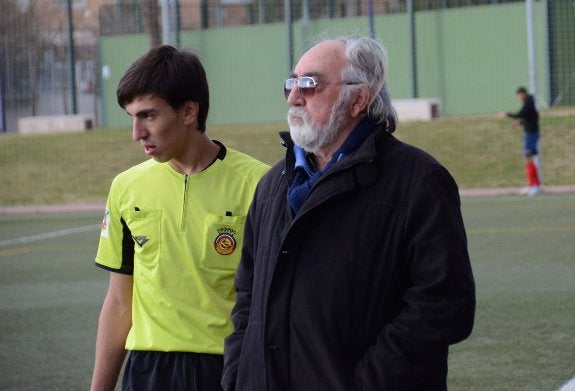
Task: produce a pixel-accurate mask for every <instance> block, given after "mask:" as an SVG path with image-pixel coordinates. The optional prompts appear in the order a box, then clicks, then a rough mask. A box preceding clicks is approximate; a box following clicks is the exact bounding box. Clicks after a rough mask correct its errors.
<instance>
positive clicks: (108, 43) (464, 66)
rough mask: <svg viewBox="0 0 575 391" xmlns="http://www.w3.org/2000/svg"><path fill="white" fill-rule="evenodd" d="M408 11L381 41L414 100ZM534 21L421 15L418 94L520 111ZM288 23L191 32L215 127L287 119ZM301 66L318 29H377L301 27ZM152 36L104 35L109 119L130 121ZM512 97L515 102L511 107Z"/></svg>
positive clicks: (470, 12)
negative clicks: (132, 88) (121, 90)
mask: <svg viewBox="0 0 575 391" xmlns="http://www.w3.org/2000/svg"><path fill="white" fill-rule="evenodd" d="M543 11H544V10H543V5H542V3H541V2H537V3H536V4H535V26H536V39H537V42H536V43H537V49H538V50H537V52H536V54H537V61H538V64H537V67H538V74H537V79H538V82H539V99H540V103H541V104H542V105H545V103H546V102H547V96H546V94H547V91H548V86H547V80H548V79H549V77H548V75H547V67H546V59H547V56H546V54H545V43H544V39H545V34H544V23H543V21H544V12H543ZM407 22H408V21H407V15H406V14H389V15H383V16H377V17H376V18H375V23H374V28H375V34H376V38H378V39H380V40H382V42H383V43H384V45H385V46H386V48H387V50H388V54H389V72H390V76H389V82H388V88H389V91H390V94H391V96H392V98H394V99H411V98H415V97H414V96H412V90H413V89H412V82H413V81H412V78H411V70H410V47H409V35H408V23H407ZM525 25H526V17H525V7H524V4H523V3H514V4H502V5H492V6H480V7H467V8H453V9H445V10H437V11H425V12H418V13H417V14H416V43H417V50H416V53H417V84H418V96H417V98H437V99H439V100H440V102H441V111H442V114H443V115H463V114H482V113H493V112H499V111H502V110H513V109H515V108H516V106H517V104H515V89H516V88H517V87H518V86H519V85H525V86H528V84H529V79H528V76H529V69H528V61H527V44H526V42H527V41H526V27H525ZM286 31H287V30H286V26H285V25H283V24H267V25H255V26H242V27H235V28H223V29H213V30H201V31H186V32H182V34H181V42H182V47H185V48H191V49H194V50H195V51H196V52H197V53H198V54H199V55H200V57H201V59H202V62H203V63H204V66H205V67H206V71H207V75H208V80H209V83H210V94H211V102H210V106H211V107H210V115H209V119H208V121H209V122H210V123H214V124H217V123H222V124H224V123H258V122H260V123H262V122H276V121H279V122H281V121H284V119H285V113H286V103H285V100H284V97H283V91H282V83H283V81H284V79H285V78H286V77H287V76H288V75H289V72H290V70H289V69H288V68H289V67H288V64H289V61H288V50H287V49H286V42H287V39H286V35H287V34H286ZM293 32H294V46H295V47H294V54H295V57H296V59H295V62H297V58H299V56H300V54H301V53H302V51H303V50H304V49H305V48H306V47H307V46H308V45H309V43H308V41H309V38H310V37H313V36H314V35H316V34H321V33H328V34H331V35H342V34H356V35H368V34H369V27H368V21H367V19H366V18H365V17H362V18H359V17H354V18H345V19H322V20H316V21H312V22H310V23H308V24H307V25H303V24H302V23H301V22H296V23H295V24H294V25H293ZM147 49H148V48H147V38H146V36H144V35H135V36H107V37H102V40H101V53H102V65H103V67H104V69H105V72H104V76H105V77H104V79H103V85H102V91H103V101H102V107H103V119H104V124H105V126H107V127H119V126H128V125H129V120H128V118H127V116H126V114H125V113H123V112H122V110H121V109H119V108H118V106H117V103H116V98H115V89H116V86H117V83H118V80H119V79H120V77H121V75H122V73H123V72H124V71H125V70H126V68H127V67H128V66H129V65H130V64H131V63H132V62H133V61H134V60H135V59H136V58H138V57H139V56H141V55H142V54H144V53H145V51H146V50H147ZM510 102H511V103H510Z"/></svg>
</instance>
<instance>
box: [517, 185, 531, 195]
mask: <svg viewBox="0 0 575 391" xmlns="http://www.w3.org/2000/svg"><path fill="white" fill-rule="evenodd" d="M529 190H531V187H529V186H526V187H524V188H523V189H521V190H519V194H521V195H527V194H529Z"/></svg>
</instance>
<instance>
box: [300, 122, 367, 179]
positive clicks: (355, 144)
mask: <svg viewBox="0 0 575 391" xmlns="http://www.w3.org/2000/svg"><path fill="white" fill-rule="evenodd" d="M374 129H375V124H374V123H373V122H372V121H371V120H369V119H367V118H364V119H363V120H361V122H360V123H359V124H357V126H356V127H355V129H354V130H353V131H352V132H351V134H350V135H349V136H348V137H347V139H346V140H345V141H344V143H343V144H342V145H341V147H339V149H338V150H337V151H336V153H334V155H333V158H332V160H331V161H330V162H329V164H328V165H327V167H326V170H327V169H328V168H329V167H331V166H332V165H333V163H335V162H338V161H340V160H341V159H343V158H344V157H345V156H347V155H349V154H350V153H352V152H354V151H355V150H356V149H358V148H359V146H360V145H361V144H362V143H363V142H364V141H365V139H366V138H367V137H368V136H369V135H370V134H372V133H373V130H374ZM293 150H294V155H295V166H294V167H295V169H296V170H297V169H298V168H302V169H303V170H305V172H306V173H307V174H308V175H309V176H312V175H313V174H314V173H315V167H313V165H312V163H311V162H310V160H309V158H308V156H307V153H306V151H304V149H303V148H302V147H300V146H299V145H297V144H295V145H294V149H293ZM324 171H325V170H324Z"/></svg>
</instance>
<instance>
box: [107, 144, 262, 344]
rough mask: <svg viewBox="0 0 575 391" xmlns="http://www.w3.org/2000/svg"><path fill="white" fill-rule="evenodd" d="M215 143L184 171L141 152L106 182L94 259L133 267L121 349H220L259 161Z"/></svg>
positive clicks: (115, 267) (121, 268)
mask: <svg viewBox="0 0 575 391" xmlns="http://www.w3.org/2000/svg"><path fill="white" fill-rule="evenodd" d="M221 148H222V153H220V156H219V157H220V158H218V159H217V160H216V161H215V162H214V163H213V164H212V165H211V166H210V167H208V168H206V169H205V170H204V171H202V172H200V173H197V174H194V175H183V174H180V173H178V172H176V171H175V170H174V169H173V168H172V167H171V166H170V165H169V164H168V163H158V162H156V161H154V160H153V159H151V160H148V161H146V162H144V163H141V164H139V165H137V166H134V167H132V168H130V169H129V170H127V171H124V172H123V173H120V174H119V175H118V176H116V178H114V180H113V182H112V186H111V189H110V193H109V195H108V201H107V204H106V213H105V216H104V220H103V222H102V231H101V235H100V243H99V246H98V252H97V256H96V264H97V265H98V266H100V267H103V268H105V269H108V270H111V271H114V272H120V273H125V274H132V275H133V281H134V285H133V297H132V328H131V330H130V332H129V334H128V338H127V340H126V349H128V350H151V351H165V352H167V351H179V352H196V353H212V354H222V353H223V341H224V338H225V337H226V336H227V335H228V334H230V333H231V331H232V326H231V322H230V320H229V317H230V313H231V309H232V306H233V304H234V302H235V290H234V287H233V280H234V275H235V270H236V267H237V265H238V262H239V259H240V253H241V247H242V241H243V233H244V222H245V218H246V215H247V211H248V208H249V205H250V203H251V200H252V196H253V194H254V191H255V188H256V186H257V184H258V182H259V180H260V178H261V176H262V175H263V174H264V173H265V172H266V171H267V169H268V166H266V165H265V164H263V163H261V162H259V161H257V160H255V159H253V158H251V157H249V156H247V155H245V154H242V153H240V152H238V151H234V150H232V149H229V148H228V149H226V148H225V147H223V146H221Z"/></svg>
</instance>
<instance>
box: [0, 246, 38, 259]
mask: <svg viewBox="0 0 575 391" xmlns="http://www.w3.org/2000/svg"><path fill="white" fill-rule="evenodd" d="M30 251H32V249H31V248H30V247H17V248H8V249H4V250H0V257H12V256H14V255H20V254H28V253H29V252H30Z"/></svg>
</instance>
